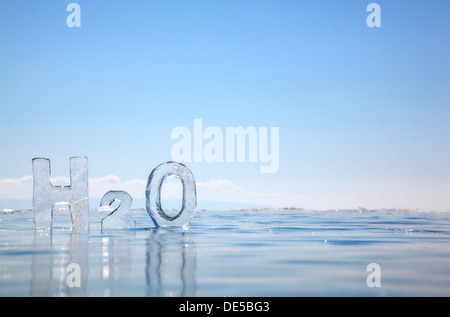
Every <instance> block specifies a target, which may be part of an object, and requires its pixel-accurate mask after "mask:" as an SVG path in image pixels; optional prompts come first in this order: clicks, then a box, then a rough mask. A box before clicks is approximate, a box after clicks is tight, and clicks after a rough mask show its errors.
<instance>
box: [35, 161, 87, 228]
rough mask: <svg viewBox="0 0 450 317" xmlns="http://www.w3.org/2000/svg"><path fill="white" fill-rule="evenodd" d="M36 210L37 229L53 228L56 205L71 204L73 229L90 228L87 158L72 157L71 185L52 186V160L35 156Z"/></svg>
mask: <svg viewBox="0 0 450 317" xmlns="http://www.w3.org/2000/svg"><path fill="white" fill-rule="evenodd" d="M32 165H33V211H34V222H35V228H36V229H50V228H51V226H52V217H53V205H54V204H56V203H66V204H69V206H70V213H71V217H72V232H88V231H89V201H88V161H87V157H84V156H83V157H72V158H70V185H69V186H53V185H52V184H51V182H50V174H51V171H50V160H49V159H45V158H34V159H33V160H32Z"/></svg>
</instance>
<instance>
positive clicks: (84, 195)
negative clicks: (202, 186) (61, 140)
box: [32, 157, 197, 233]
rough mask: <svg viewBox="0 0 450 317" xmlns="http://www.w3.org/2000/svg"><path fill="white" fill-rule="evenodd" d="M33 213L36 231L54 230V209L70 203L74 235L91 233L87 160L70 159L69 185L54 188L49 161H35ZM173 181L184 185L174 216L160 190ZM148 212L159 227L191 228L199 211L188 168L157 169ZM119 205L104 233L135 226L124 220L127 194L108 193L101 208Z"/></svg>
mask: <svg viewBox="0 0 450 317" xmlns="http://www.w3.org/2000/svg"><path fill="white" fill-rule="evenodd" d="M32 165H33V212H34V222H35V228H36V229H50V228H51V227H52V218H53V205H54V204H57V203H67V204H69V206H70V213H71V217H72V232H76V233H86V232H89V195H88V164H87V158H86V157H72V158H70V185H69V186H53V185H52V184H51V182H50V174H51V172H50V160H49V159H45V158H34V159H33V160H32ZM170 177H177V178H179V179H180V180H181V183H182V185H183V198H182V206H181V210H180V211H179V212H178V214H177V215H175V216H169V215H167V214H166V213H165V212H164V210H163V208H162V206H161V187H162V184H163V183H164V181H165V180H166V179H167V178H170ZM145 194H146V208H147V212H148V214H149V215H150V217H151V219H152V220H153V223H154V224H155V226H157V227H182V226H186V225H187V224H189V222H190V221H191V220H192V217H193V216H194V213H195V208H196V207H197V194H196V187H195V180H194V175H193V174H192V172H191V171H190V170H189V168H187V167H186V166H185V165H183V164H181V163H176V162H167V163H163V164H161V165H159V166H158V167H156V168H155V169H154V170H153V171H152V173H151V174H150V176H149V178H148V183H147V188H146V192H145ZM116 200H118V201H120V205H119V207H117V208H116V209H114V210H113V212H111V213H110V214H109V215H108V216H107V217H105V218H104V219H103V220H102V229H120V228H134V227H135V225H136V224H135V222H134V221H130V220H124V219H122V218H121V217H122V216H123V215H124V214H125V213H126V212H127V211H128V209H129V207H130V206H131V202H132V198H131V196H130V195H129V194H128V193H127V192H125V191H117V190H112V191H108V192H107V193H106V194H105V195H104V196H103V198H102V201H101V203H100V205H101V206H102V207H103V206H111V204H112V203H113V202H114V201H116Z"/></svg>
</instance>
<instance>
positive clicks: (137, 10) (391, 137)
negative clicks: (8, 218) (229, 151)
mask: <svg viewBox="0 0 450 317" xmlns="http://www.w3.org/2000/svg"><path fill="white" fill-rule="evenodd" d="M69 3H70V2H69V1H67V2H64V1H63V2H61V1H56V0H52V1H50V0H49V1H10V2H5V1H4V2H2V3H1V4H0V39H1V50H0V87H1V88H0V107H1V124H0V148H1V151H2V155H1V156H0V199H8V198H27V197H28V196H29V194H30V190H29V188H30V179H29V178H26V176H29V175H31V159H32V158H33V157H47V158H50V159H51V161H52V172H53V175H54V176H61V177H67V176H68V166H69V165H68V164H69V157H71V156H78V155H83V156H87V157H88V158H89V175H90V177H91V178H92V183H91V184H90V190H91V192H92V195H94V196H101V195H102V194H103V193H104V192H106V190H107V189H115V188H114V186H116V187H121V188H122V189H125V190H128V191H129V192H130V193H132V194H133V195H134V196H139V195H141V194H142V196H143V193H144V191H145V183H146V179H147V177H148V175H149V173H150V172H151V170H152V169H153V168H154V167H156V166H157V165H159V164H160V163H162V162H165V161H169V160H170V159H171V155H170V154H171V148H172V146H173V145H174V143H175V141H174V140H172V139H171V138H170V135H171V131H172V130H173V129H174V128H175V127H178V126H186V127H188V128H193V121H194V119H196V118H201V119H202V120H203V125H204V127H207V126H215V127H219V128H221V129H223V130H225V128H226V127H237V126H243V127H249V126H252V127H279V129H280V166H279V170H278V171H277V172H276V173H273V174H261V173H260V172H259V164H255V163H205V162H202V163H189V164H188V166H189V167H190V168H191V170H192V172H193V173H194V176H195V177H196V180H197V183H198V186H199V188H198V191H199V199H204V200H227V201H237V202H242V203H250V204H252V203H254V204H264V205H274V206H279V207H285V206H297V207H306V208H356V207H358V206H365V207H368V208H383V207H386V208H390V207H393V208H425V209H430V208H431V209H433V208H434V209H450V198H448V197H450V195H448V193H449V192H450V160H449V159H448V157H450V147H449V141H448V140H449V139H450V127H449V124H448V121H449V119H450V89H448V87H450V61H449V58H448V56H450V42H449V41H448V34H450V20H449V19H448V12H450V2H448V1H446V0H434V1H432V2H430V1H424V0H423V1H422V0H421V1H419V0H412V1H400V0H394V1H378V2H377V3H378V4H380V6H381V21H382V22H381V23H382V24H381V28H369V27H367V25H366V18H367V16H368V14H369V13H368V12H366V7H367V5H368V4H369V3H370V1H361V0H358V1H331V0H326V1H299V0H296V1H288V0H283V1H272V0H270V1H269V0H263V1H261V0H260V1H253V0H240V1H234V0H228V1H219V0H208V1H206V0H195V1H136V0H132V1H127V2H118V1H115V2H111V1H78V2H77V3H78V4H79V5H80V7H81V28H69V27H67V25H66V18H67V16H68V14H69V13H68V12H66V6H67V5H68V4H69ZM24 177H25V178H24ZM133 186H134V187H133ZM141 187H142V188H141ZM24 188H25V189H24ZM140 188H141V189H140Z"/></svg>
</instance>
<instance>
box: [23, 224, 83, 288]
mask: <svg viewBox="0 0 450 317" xmlns="http://www.w3.org/2000/svg"><path fill="white" fill-rule="evenodd" d="M88 241H89V236H88V235H87V234H79V233H78V234H77V233H72V234H70V235H57V236H53V234H52V231H51V230H45V231H39V230H38V231H35V234H34V240H33V253H32V259H31V260H32V262H31V290H30V296H83V295H85V293H86V283H87V277H88V263H87V260H88V253H87V252H88V250H87V247H88ZM56 250H58V252H57V251H56ZM71 263H75V264H76V267H75V268H73V266H69V264H71ZM73 281H75V282H76V284H73V283H71V282H73ZM78 285H79V286H78Z"/></svg>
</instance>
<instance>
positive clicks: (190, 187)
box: [145, 162, 197, 227]
mask: <svg viewBox="0 0 450 317" xmlns="http://www.w3.org/2000/svg"><path fill="white" fill-rule="evenodd" d="M169 177H176V178H178V179H180V180H181V183H182V185H183V199H182V203H181V210H180V211H179V212H178V214H177V215H175V216H169V215H167V214H166V213H165V212H164V210H163V208H162V206H161V187H162V184H163V183H164V181H165V180H166V179H167V178H169ZM145 197H146V207H147V212H148V214H149V215H150V217H151V218H152V220H153V222H154V223H155V226H157V227H182V226H187V225H188V224H189V222H190V221H191V220H192V217H193V216H194V213H195V208H196V207H197V193H196V187H195V179H194V175H193V174H192V172H191V170H190V169H189V168H188V167H187V166H185V165H184V164H181V163H176V162H167V163H163V164H161V165H159V166H157V167H156V168H155V169H154V170H153V171H152V173H151V174H150V176H149V177H148V183H147V189H146V191H145Z"/></svg>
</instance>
